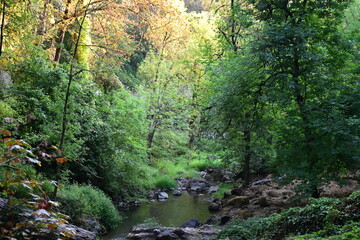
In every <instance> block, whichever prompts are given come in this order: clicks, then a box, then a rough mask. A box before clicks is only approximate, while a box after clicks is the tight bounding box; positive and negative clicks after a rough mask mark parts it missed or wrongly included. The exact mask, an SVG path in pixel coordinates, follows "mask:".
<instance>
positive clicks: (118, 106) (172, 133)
mask: <svg viewBox="0 0 360 240" xmlns="http://www.w3.org/2000/svg"><path fill="white" fill-rule="evenodd" d="M359 17H360V6H359V1H358V0H354V1H351V0H343V1H315V0H314V1H301V0H297V1H282V0H273V1H268V0H219V1H210V0H209V1H208V0H186V1H181V0H172V1H163V0H136V1H135V0H126V1H117V0H104V1H93V0H66V1H65V0H31V1H17V0H2V1H1V19H2V21H1V31H0V130H1V133H0V134H1V152H0V190H1V193H0V197H2V198H7V199H11V203H13V204H14V206H15V205H19V206H20V205H21V204H23V205H24V206H28V207H29V205H28V204H27V201H31V202H32V203H34V204H32V205H31V206H32V208H38V204H39V202H41V201H43V200H50V199H51V200H56V199H57V200H58V201H60V202H62V203H63V205H64V209H65V210H66V209H67V210H68V211H67V213H68V214H70V215H71V217H72V219H73V221H75V222H76V221H80V220H81V218H82V217H84V216H86V215H91V216H95V218H96V219H97V220H98V221H100V222H101V224H103V226H104V227H105V228H107V229H111V228H113V227H114V225H116V224H115V222H116V221H118V219H119V218H120V217H119V215H118V214H117V213H116V211H113V208H112V207H110V208H109V209H108V210H109V212H104V211H100V210H99V209H101V206H103V205H104V204H109V203H110V202H111V200H113V201H122V200H129V199H133V198H141V197H143V196H144V194H145V192H146V190H147V189H151V188H154V187H161V188H169V187H174V186H175V182H174V181H173V178H174V177H178V176H196V171H198V170H203V169H204V168H206V166H213V165H217V166H224V167H229V168H232V169H233V170H234V171H235V172H236V173H237V174H238V176H239V178H240V181H241V182H242V183H244V184H245V185H248V184H249V183H250V182H251V181H252V175H253V174H259V175H262V174H268V173H272V174H274V175H279V176H280V175H281V176H283V179H284V180H285V181H291V180H293V179H299V180H302V183H303V184H301V185H299V189H298V190H299V191H300V192H301V193H303V195H304V196H312V197H319V195H320V191H321V186H322V184H324V183H326V182H328V181H329V180H336V179H338V178H339V177H341V176H343V175H346V174H352V173H354V172H356V171H357V170H359V167H360V166H359V165H360V148H359V147H358V146H359V144H360V138H359V136H360V127H359V126H360V85H359V81H360V67H359V66H360V64H359V61H360V49H359V48H360V42H359V40H360V23H359ZM19 139H23V140H24V141H23V140H19ZM30 183H31V184H30ZM30 185H31V186H30ZM29 188H31V189H32V190H31V191H35V192H36V193H35V192H34V193H32V194H35V195H36V197H35V199H32V198H33V197H34V196H33V195H29V193H30V190H29ZM80 193H81V194H84V195H86V196H88V197H89V199H91V198H95V197H91V196H96V198H97V199H98V201H99V202H92V203H91V204H95V205H94V206H90V205H89V204H88V203H87V202H86V201H88V200H89V199H81V201H80V199H76V198H77V197H78V196H80V195H81V194H80ZM110 199H111V200H110ZM33 200H34V201H33ZM82 200H83V201H82ZM79 201H80V203H81V204H83V207H81V208H79V209H76V207H79V206H80V205H78V203H79ZM53 204H56V203H55V202H53ZM75 210H77V212H76V211H75ZM12 211H14V212H16V211H15V209H13V210H12ZM54 214H55V213H54ZM59 218H61V219H63V218H62V217H59ZM61 219H60V220H58V221H63V220H61ZM105 219H108V220H106V221H105ZM110 219H112V220H110ZM7 221H8V223H9V222H11V221H16V220H14V219H12V218H11V216H9V218H8V219H7ZM1 224H2V225H3V227H2V230H1V232H0V236H2V235H3V234H5V232H9V231H10V232H11V230H12V228H13V225H12V224H10V225H9V224H8V225H6V224H5V223H4V224H3V223H1ZM319 229H320V228H319Z"/></svg>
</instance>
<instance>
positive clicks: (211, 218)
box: [205, 216, 217, 224]
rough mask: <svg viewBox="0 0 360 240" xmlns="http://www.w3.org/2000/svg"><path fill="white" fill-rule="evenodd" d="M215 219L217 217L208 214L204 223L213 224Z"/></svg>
mask: <svg viewBox="0 0 360 240" xmlns="http://www.w3.org/2000/svg"><path fill="white" fill-rule="evenodd" d="M216 221H217V218H216V217H215V216H210V217H209V218H208V219H207V220H206V221H205V224H215V223H216Z"/></svg>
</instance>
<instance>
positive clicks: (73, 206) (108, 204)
mask: <svg viewBox="0 0 360 240" xmlns="http://www.w3.org/2000/svg"><path fill="white" fill-rule="evenodd" d="M58 200H59V201H60V202H61V203H62V206H63V209H64V210H65V211H66V213H67V214H68V215H69V216H70V217H71V219H72V220H73V221H74V222H75V223H76V224H80V225H81V221H82V220H83V219H84V218H86V217H88V216H90V217H93V218H95V219H96V220H98V221H99V223H100V224H101V225H102V226H103V227H104V228H105V229H107V230H112V229H114V228H116V227H117V226H118V225H119V223H120V220H121V217H120V215H119V212H118V211H117V210H116V208H115V206H114V205H113V203H112V201H111V200H110V198H109V197H108V196H106V195H105V194H104V193H103V192H102V191H101V190H99V189H97V188H94V187H92V186H89V185H76V184H74V185H69V186H66V187H64V188H61V189H60V191H59V195H58Z"/></svg>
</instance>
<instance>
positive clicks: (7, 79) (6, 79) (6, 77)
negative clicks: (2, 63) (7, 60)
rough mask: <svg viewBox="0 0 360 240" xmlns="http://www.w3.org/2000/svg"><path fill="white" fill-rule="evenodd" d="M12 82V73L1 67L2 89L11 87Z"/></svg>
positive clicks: (0, 80)
mask: <svg viewBox="0 0 360 240" xmlns="http://www.w3.org/2000/svg"><path fill="white" fill-rule="evenodd" d="M12 84H13V82H12V79H11V76H10V74H9V73H7V72H6V71H4V70H2V69H0V89H6V88H10V87H11V86H12Z"/></svg>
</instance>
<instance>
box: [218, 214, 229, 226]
mask: <svg viewBox="0 0 360 240" xmlns="http://www.w3.org/2000/svg"><path fill="white" fill-rule="evenodd" d="M230 220H231V217H230V216H223V217H222V218H221V219H220V225H225V224H227V223H228V222H229V221H230Z"/></svg>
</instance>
